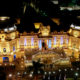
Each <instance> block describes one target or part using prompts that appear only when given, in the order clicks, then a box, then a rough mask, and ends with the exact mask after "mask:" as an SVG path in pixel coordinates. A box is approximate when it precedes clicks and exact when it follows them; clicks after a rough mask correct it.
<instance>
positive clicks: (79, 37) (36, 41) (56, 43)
mask: <svg viewBox="0 0 80 80" xmlns="http://www.w3.org/2000/svg"><path fill="white" fill-rule="evenodd" d="M77 42H78V43H77ZM43 43H44V44H45V45H44V46H43ZM43 48H45V49H47V50H48V49H53V48H63V49H74V50H76V51H80V30H79V27H77V26H76V27H74V25H71V28H70V30H69V31H68V32H63V31H61V32H57V31H54V32H52V33H51V32H50V26H47V27H45V26H41V27H40V28H39V32H38V33H34V32H31V33H27V32H23V33H19V32H18V31H17V30H16V26H15V25H14V26H13V27H11V28H8V29H7V28H5V29H4V30H1V31H0V63H3V62H6V61H9V62H12V61H14V60H15V58H21V56H24V53H25V50H27V49H28V50H29V49H30V50H31V49H38V50H42V49H43Z"/></svg>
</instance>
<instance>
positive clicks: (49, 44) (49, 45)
mask: <svg viewBox="0 0 80 80" xmlns="http://www.w3.org/2000/svg"><path fill="white" fill-rule="evenodd" d="M48 48H51V40H49V43H48Z"/></svg>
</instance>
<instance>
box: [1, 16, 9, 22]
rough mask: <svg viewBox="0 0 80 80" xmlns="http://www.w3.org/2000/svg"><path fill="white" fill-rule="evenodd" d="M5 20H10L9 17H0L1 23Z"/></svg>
mask: <svg viewBox="0 0 80 80" xmlns="http://www.w3.org/2000/svg"><path fill="white" fill-rule="evenodd" d="M6 19H10V17H7V16H2V17H0V20H1V21H4V20H6Z"/></svg>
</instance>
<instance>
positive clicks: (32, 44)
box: [31, 38, 34, 46]
mask: <svg viewBox="0 0 80 80" xmlns="http://www.w3.org/2000/svg"><path fill="white" fill-rule="evenodd" d="M31 46H34V38H31Z"/></svg>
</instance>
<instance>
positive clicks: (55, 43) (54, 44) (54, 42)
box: [54, 37, 56, 45]
mask: <svg viewBox="0 0 80 80" xmlns="http://www.w3.org/2000/svg"><path fill="white" fill-rule="evenodd" d="M54 45H56V37H54Z"/></svg>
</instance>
